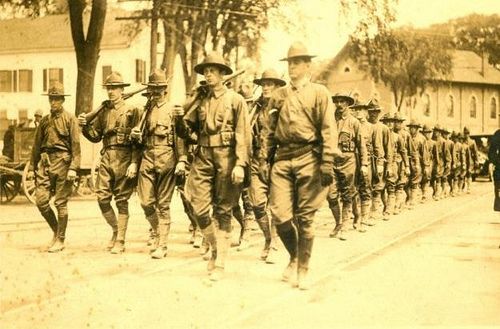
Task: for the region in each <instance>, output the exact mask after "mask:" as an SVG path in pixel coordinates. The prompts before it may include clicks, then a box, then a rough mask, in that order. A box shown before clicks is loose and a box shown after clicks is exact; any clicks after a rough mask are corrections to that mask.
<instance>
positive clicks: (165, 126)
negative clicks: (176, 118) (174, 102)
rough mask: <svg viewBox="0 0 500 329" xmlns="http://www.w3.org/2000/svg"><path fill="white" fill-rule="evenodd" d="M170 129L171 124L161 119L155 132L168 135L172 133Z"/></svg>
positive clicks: (163, 135)
mask: <svg viewBox="0 0 500 329" xmlns="http://www.w3.org/2000/svg"><path fill="white" fill-rule="evenodd" d="M170 130H171V128H170V124H169V123H168V122H166V121H164V120H161V121H158V122H157V123H156V125H155V128H154V131H153V133H154V134H155V135H156V136H160V137H166V136H168V135H169V134H170Z"/></svg>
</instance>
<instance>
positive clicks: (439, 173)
mask: <svg viewBox="0 0 500 329" xmlns="http://www.w3.org/2000/svg"><path fill="white" fill-rule="evenodd" d="M443 173H444V168H443V167H441V166H437V167H435V168H434V169H433V172H432V178H431V185H432V189H433V197H434V198H435V199H439V198H440V197H441V188H442V181H443Z"/></svg>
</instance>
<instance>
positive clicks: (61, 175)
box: [35, 151, 73, 239]
mask: <svg viewBox="0 0 500 329" xmlns="http://www.w3.org/2000/svg"><path fill="white" fill-rule="evenodd" d="M48 159H49V161H50V163H43V162H42V161H40V162H39V163H38V168H37V170H36V181H35V184H36V189H35V198H36V205H37V207H38V210H39V211H40V213H41V214H42V216H43V217H44V218H45V220H46V221H47V223H48V224H49V226H50V228H51V229H52V231H53V232H54V235H56V236H57V237H58V238H59V239H64V238H65V235H66V226H67V224H68V206H67V205H68V199H69V197H70V196H71V192H72V191H73V182H72V181H68V180H66V177H67V174H68V170H69V166H70V163H71V155H70V154H69V153H68V152H64V151H61V152H53V153H50V154H48ZM52 196H53V197H54V205H55V207H56V210H57V218H58V219H57V220H56V216H55V214H54V211H53V210H52V208H51V207H50V204H49V201H50V199H51V197H52Z"/></svg>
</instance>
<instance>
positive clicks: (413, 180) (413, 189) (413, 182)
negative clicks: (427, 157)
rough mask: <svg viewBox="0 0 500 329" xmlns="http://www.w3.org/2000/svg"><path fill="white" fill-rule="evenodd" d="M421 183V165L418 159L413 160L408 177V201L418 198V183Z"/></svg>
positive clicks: (411, 202)
mask: <svg viewBox="0 0 500 329" xmlns="http://www.w3.org/2000/svg"><path fill="white" fill-rule="evenodd" d="M421 183H422V167H421V166H420V162H419V161H414V162H412V164H411V169H410V179H409V192H410V193H409V201H410V204H413V203H414V202H415V200H416V199H417V198H418V194H419V192H420V184H421Z"/></svg>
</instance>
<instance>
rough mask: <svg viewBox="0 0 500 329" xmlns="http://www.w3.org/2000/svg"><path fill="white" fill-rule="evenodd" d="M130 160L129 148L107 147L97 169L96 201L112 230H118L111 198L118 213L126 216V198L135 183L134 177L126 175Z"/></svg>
mask: <svg viewBox="0 0 500 329" xmlns="http://www.w3.org/2000/svg"><path fill="white" fill-rule="evenodd" d="M131 160H132V151H131V149H129V148H125V147H123V148H116V149H107V150H105V151H104V154H103V155H102V156H101V163H100V165H99V168H98V170H97V180H96V195H97V202H98V203H99V207H100V208H101V212H102V215H103V217H104V218H105V219H106V221H107V222H108V224H109V225H110V226H111V228H112V229H113V232H116V231H118V223H117V220H116V216H115V212H114V211H113V208H111V204H110V203H111V199H112V197H113V196H114V198H115V203H116V208H117V209H118V214H119V215H122V216H126V217H128V200H129V198H130V196H131V195H132V193H133V191H134V187H135V185H136V183H137V180H136V179H129V178H128V177H127V176H126V174H127V168H128V166H129V165H130V162H131ZM120 225H121V224H120ZM124 229H125V230H126V228H124Z"/></svg>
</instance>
